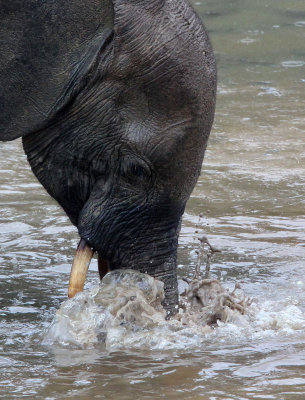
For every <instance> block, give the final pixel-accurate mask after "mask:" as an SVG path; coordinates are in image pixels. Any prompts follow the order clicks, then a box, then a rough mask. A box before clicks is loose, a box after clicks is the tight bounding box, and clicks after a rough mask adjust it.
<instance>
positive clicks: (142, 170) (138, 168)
mask: <svg viewBox="0 0 305 400" xmlns="http://www.w3.org/2000/svg"><path fill="white" fill-rule="evenodd" d="M120 172H121V175H122V176H123V177H124V178H125V179H126V180H127V181H129V182H130V183H133V182H134V181H135V180H141V181H149V180H150V179H151V176H152V174H151V170H150V168H149V166H148V165H147V164H146V163H144V161H142V160H141V161H138V160H137V161H134V160H130V159H126V158H125V159H124V160H123V162H122V163H121V171H120Z"/></svg>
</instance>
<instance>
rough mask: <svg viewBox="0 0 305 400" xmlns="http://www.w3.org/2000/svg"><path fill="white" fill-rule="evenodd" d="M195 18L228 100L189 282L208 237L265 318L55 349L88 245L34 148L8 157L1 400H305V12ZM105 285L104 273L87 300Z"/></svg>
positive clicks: (212, 146) (279, 9)
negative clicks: (56, 329)
mask: <svg viewBox="0 0 305 400" xmlns="http://www.w3.org/2000/svg"><path fill="white" fill-rule="evenodd" d="M193 4H194V6H195V7H196V9H197V10H198V11H199V13H200V15H201V16H202V17H203V19H204V21H205V24H206V26H207V28H208V30H209V32H210V37H211V40H212V42H213V46H214V49H215V53H216V56H217V61H218V71H219V87H218V101H217V112H216V118H215V124H214V128H213V132H212V135H211V138H210V141H209V146H208V150H207V153H206V158H205V162H204V165H203V168H202V174H201V177H200V180H199V182H198V184H197V187H196V189H195V191H194V193H193V195H192V197H191V199H190V201H189V203H188V207H187V210H186V213H185V216H184V220H183V226H182V232H181V237H180V249H179V261H178V262H179V267H178V271H179V276H180V277H182V276H188V277H191V276H192V274H193V272H194V268H195V264H196V259H197V255H196V248H197V247H198V243H197V242H198V240H197V239H196V236H198V234H196V233H195V231H196V230H198V231H199V234H200V233H201V232H204V233H205V234H206V235H207V236H208V238H209V240H210V242H211V243H212V244H213V245H215V246H217V247H218V248H220V249H221V251H222V252H221V253H220V254H216V255H215V256H214V258H213V261H212V276H213V277H216V278H218V279H219V280H220V281H221V282H222V283H223V285H225V286H226V287H228V288H230V289H232V288H233V287H234V285H235V282H236V281H237V282H239V283H240V284H241V286H242V289H243V291H244V292H245V293H246V295H247V296H251V297H252V298H254V299H255V304H256V307H257V308H256V311H255V314H254V317H253V319H252V320H251V321H250V322H249V323H247V324H245V323H242V324H240V325H239V324H220V326H219V327H218V328H216V329H215V330H214V331H213V332H210V333H209V334H206V335H205V336H204V337H203V338H201V339H200V340H199V339H198V337H195V336H196V335H189V337H187V336H185V335H184V336H183V340H182V338H181V340H179V337H178V339H177V341H176V344H175V343H174V344H173V342H168V343H166V340H164V341H159V342H157V344H155V346H154V347H153V348H149V347H147V346H143V347H141V345H139V344H137V345H134V346H133V344H132V343H129V346H125V348H120V346H112V347H111V346H110V347H108V348H105V346H104V345H103V344H94V345H83V346H78V345H75V344H71V343H70V344H69V343H66V342H62V343H53V342H52V341H51V342H52V343H51V344H50V341H49V342H48V341H47V340H46V335H47V334H46V332H47V331H48V327H49V326H50V324H51V321H52V319H53V317H54V315H55V312H56V310H57V309H58V308H59V306H60V304H61V303H62V302H63V301H64V300H66V292H67V285H68V278H69V272H70V265H71V261H72V258H73V254H74V251H75V247H76V244H77V241H78V235H77V232H76V230H75V228H74V227H72V226H71V224H70V223H69V221H68V219H67V217H66V216H65V215H64V213H63V211H62V210H61V209H60V208H59V207H58V206H57V204H56V203H55V202H54V201H53V200H52V199H51V198H50V197H49V196H48V195H47V194H46V193H45V192H44V190H43V189H42V188H41V186H40V184H38V183H37V181H36V180H35V178H34V176H33V175H32V173H31V171H30V168H29V166H28V165H27V162H26V159H25V156H24V154H23V152H22V147H21V143H20V142H18V141H15V142H11V143H5V144H3V143H2V144H0V203H1V213H0V238H1V241H0V266H1V269H0V398H3V399H20V398H29V399H48V400H51V399H67V398H73V399H122V400H123V399H134V400H135V399H150V400H153V399H161V398H168V399H195V400H196V399H206V400H233V399H234V400H235V399H238V400H244V399H276V400H292V399H293V400H294V399H300V400H301V399H304V398H305V277H304V271H305V245H304V243H305V217H304V201H305V200H304V199H305V147H304V131H305V113H304V108H305V47H304V43H305V4H304V0H217V1H215V0H206V1H199V0H198V1H194V2H193ZM200 213H202V214H203V216H202V218H200V221H199V218H198V215H199V214H200ZM97 284H98V277H97V264H96V261H95V262H93V263H92V265H91V267H90V271H89V279H88V281H87V283H86V288H91V287H93V286H95V285H97ZM154 343H156V341H155V342H154Z"/></svg>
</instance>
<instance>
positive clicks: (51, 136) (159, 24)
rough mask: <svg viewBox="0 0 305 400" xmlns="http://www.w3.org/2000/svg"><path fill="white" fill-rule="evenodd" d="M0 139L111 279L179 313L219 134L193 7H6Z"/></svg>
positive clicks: (128, 0) (207, 51)
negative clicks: (183, 245) (197, 213)
mask: <svg viewBox="0 0 305 400" xmlns="http://www.w3.org/2000/svg"><path fill="white" fill-rule="evenodd" d="M0 21H1V25H0V54H1V59H0V100H1V101H0V139H1V140H4V141H6V140H12V139H15V138H17V137H20V136H22V137H23V145H24V150H25V152H26V154H27V157H28V160H29V163H30V165H31V167H32V170H33V172H34V174H35V175H36V177H37V178H38V180H39V181H40V182H41V183H42V185H43V186H44V187H45V189H46V190H47V191H48V193H49V194H50V195H51V196H52V197H53V198H54V199H56V200H57V201H58V203H59V204H60V205H61V206H62V207H63V209H64V210H65V212H66V213H67V215H68V216H69V218H70V220H71V221H72V223H73V224H74V225H76V226H77V228H78V231H79V234H80V236H81V237H82V238H83V239H85V240H87V242H88V243H89V244H90V245H91V246H92V247H93V248H94V249H95V250H96V251H97V252H98V253H99V255H100V257H101V258H102V259H104V260H106V261H107V263H108V266H109V268H110V269H116V268H133V269H137V270H139V271H142V272H148V273H149V274H151V275H153V276H156V277H158V278H159V279H161V280H163V281H164V283H165V291H166V297H165V301H164V305H165V307H166V308H167V309H168V310H169V311H170V312H172V313H173V312H174V309H175V305H176V303H177V275H176V252H177V243H178V234H179V230H180V223H181V217H182V214H183V211H184V208H185V204H186V201H187V200H188V198H189V196H190V194H191V192H192V189H193V188H194V185H195V183H196V181H197V178H198V175H199V173H200V169H201V163H202V160H203V155H204V151H205V147H206V143H207V139H208V136H209V133H210V129H211V126H212V121H213V116H214V107H215V92H216V68H215V62H214V56H213V52H212V49H211V46H210V44H209V40H208V37H207V34H206V32H205V30H204V28H203V26H202V23H201V21H200V19H199V17H198V16H197V15H196V14H195V12H194V11H193V9H192V8H191V6H190V5H189V3H188V2H187V1H186V0H113V1H111V0H99V1H98V0H70V1H66V0H54V1H43V0H10V1H7V0H0Z"/></svg>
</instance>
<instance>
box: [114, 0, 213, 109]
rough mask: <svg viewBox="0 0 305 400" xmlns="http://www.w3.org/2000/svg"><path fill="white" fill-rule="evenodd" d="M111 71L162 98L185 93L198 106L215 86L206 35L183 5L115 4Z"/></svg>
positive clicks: (196, 17)
mask: <svg viewBox="0 0 305 400" xmlns="http://www.w3.org/2000/svg"><path fill="white" fill-rule="evenodd" d="M114 6H115V7H114V10H115V20H114V31H115V40H114V55H115V57H114V64H113V67H112V68H113V73H114V74H116V75H117V76H118V77H119V78H120V79H125V80H126V79H132V80H133V82H137V84H138V85H142V86H143V87H144V88H146V89H147V91H149V90H153V88H154V87H157V88H158V89H159V90H161V91H162V92H163V95H164V96H169V97H171V96H176V91H177V90H178V91H179V92H180V93H181V90H182V89H183V90H184V91H185V92H187V93H188V95H189V99H188V100H189V101H193V102H195V101H196V102H200V101H202V97H203V95H204V92H205V91H206V89H207V86H209V85H211V86H213V85H215V64H214V58H213V55H212V50H211V46H210V44H209V40H208V37H207V34H206V32H205V30H204V28H203V26H202V23H201V21H200V19H199V18H198V16H197V15H196V14H195V12H194V11H193V9H192V8H191V7H190V5H189V4H188V3H187V2H185V1H183V0H179V1H152V2H151V3H149V2H147V1H143V0H142V1H132V2H130V1H127V0H125V1H121V0H120V1H115V2H114Z"/></svg>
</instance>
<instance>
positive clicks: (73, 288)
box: [68, 239, 94, 298]
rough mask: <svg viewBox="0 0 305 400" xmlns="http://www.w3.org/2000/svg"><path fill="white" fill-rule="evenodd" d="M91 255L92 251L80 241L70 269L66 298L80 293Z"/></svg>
mask: <svg viewBox="0 0 305 400" xmlns="http://www.w3.org/2000/svg"><path fill="white" fill-rule="evenodd" d="M93 254H94V250H92V249H91V247H90V246H89V245H88V244H87V242H86V241H85V240H84V239H81V240H80V242H79V244H78V246H77V250H76V254H75V257H74V260H73V264H72V268H71V273H70V282H69V290H68V297H70V298H71V297H74V296H75V295H76V293H78V292H82V290H83V288H84V285H85V280H86V275H87V271H88V268H89V264H90V261H91V258H92V256H93Z"/></svg>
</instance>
